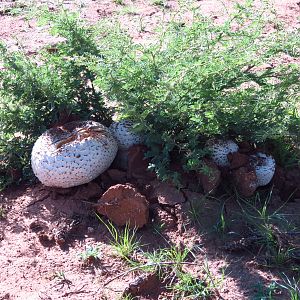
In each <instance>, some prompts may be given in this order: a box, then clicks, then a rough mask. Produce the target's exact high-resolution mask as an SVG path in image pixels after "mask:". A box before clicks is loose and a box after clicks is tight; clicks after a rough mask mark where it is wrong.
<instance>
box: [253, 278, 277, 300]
mask: <svg viewBox="0 0 300 300" xmlns="http://www.w3.org/2000/svg"><path fill="white" fill-rule="evenodd" d="M256 289H257V292H256V294H255V295H254V297H253V298H251V300H273V299H274V296H275V295H276V294H278V285H277V283H276V282H272V283H270V284H269V285H268V286H267V287H266V286H264V285H263V284H261V283H260V284H258V285H257V286H256Z"/></svg>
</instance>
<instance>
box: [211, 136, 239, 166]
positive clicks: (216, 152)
mask: <svg viewBox="0 0 300 300" xmlns="http://www.w3.org/2000/svg"><path fill="white" fill-rule="evenodd" d="M208 148H209V149H210V150H211V152H212V153H211V158H212V160H213V161H214V162H215V163H216V164H217V165H218V166H219V167H228V166H229V160H228V158H227V155H228V154H229V153H233V152H237V151H238V150H239V146H238V145H237V144H236V143H235V142H234V141H232V140H211V141H209V142H208Z"/></svg>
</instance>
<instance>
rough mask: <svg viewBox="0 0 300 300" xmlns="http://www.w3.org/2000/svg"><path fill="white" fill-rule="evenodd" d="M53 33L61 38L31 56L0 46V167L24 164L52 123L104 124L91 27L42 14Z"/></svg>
mask: <svg viewBox="0 0 300 300" xmlns="http://www.w3.org/2000/svg"><path fill="white" fill-rule="evenodd" d="M47 16H48V21H51V24H52V32H53V34H56V35H58V36H60V37H62V38H63V41H61V42H59V43H58V44H57V45H55V46H53V47H51V48H48V50H47V48H46V49H44V50H43V51H41V52H40V53H39V55H37V56H36V57H29V56H26V55H25V54H24V53H22V52H21V51H19V52H10V51H9V50H8V49H7V48H6V47H5V46H4V45H1V46H0V64H1V65H2V66H3V68H2V69H1V70H0V108H1V109H0V128H1V131H0V171H1V174H0V175H1V181H2V182H6V179H7V174H9V173H10V171H11V170H12V169H19V170H24V168H27V169H28V170H29V169H30V168H29V158H30V151H31V148H32V145H33V143H34V141H35V140H36V139H37V137H38V136H39V135H40V134H41V133H42V132H44V131H45V130H46V129H47V128H49V127H51V126H53V125H54V124H55V123H57V122H59V121H62V119H68V118H70V116H74V115H76V117H77V118H80V119H94V120H98V121H101V122H103V123H109V121H110V114H109V111H108V110H107V109H106V108H105V106H104V102H103V97H102V95H101V93H100V92H99V91H97V90H95V88H94V85H93V82H94V79H95V74H94V73H93V72H92V71H91V70H90V69H89V67H88V65H87V60H88V59H89V57H90V56H97V57H101V52H100V50H99V49H98V48H97V47H96V45H95V43H94V41H93V40H94V38H93V37H94V36H93V34H94V33H93V32H92V30H91V28H89V27H86V26H85V25H84V24H83V23H82V22H80V21H79V18H78V17H77V16H76V15H73V14H66V13H62V14H61V15H59V16H57V15H55V16H52V15H50V14H49V15H47Z"/></svg>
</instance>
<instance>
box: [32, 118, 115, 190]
mask: <svg viewBox="0 0 300 300" xmlns="http://www.w3.org/2000/svg"><path fill="white" fill-rule="evenodd" d="M117 151H118V144H117V141H116V140H115V138H114V137H113V136H112V134H111V133H110V131H109V129H108V128H107V127H105V126H103V125H102V124H100V123H97V122H94V121H84V122H78V121H76V122H70V123H67V124H65V125H63V126H61V127H55V128H51V129H49V130H47V131H46V132H45V133H43V134H42V135H41V136H40V137H39V138H38V139H37V141H36V142H35V144H34V146H33V149H32V154H31V165H32V169H33V172H34V174H35V175H36V176H37V177H38V179H39V180H40V181H41V182H42V183H43V184H44V185H46V186H50V187H60V188H68V187H72V186H77V185H81V184H84V183H88V182H90V181H91V180H93V179H94V178H96V177H97V176H99V175H100V174H101V173H102V172H104V171H105V170H106V169H107V168H108V167H109V166H110V165H111V163H112V161H113V160H114V158H115V156H116V153H117Z"/></svg>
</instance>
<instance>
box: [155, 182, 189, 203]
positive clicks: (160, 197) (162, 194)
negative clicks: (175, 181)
mask: <svg viewBox="0 0 300 300" xmlns="http://www.w3.org/2000/svg"><path fill="white" fill-rule="evenodd" d="M151 185H152V193H151V198H152V199H153V198H157V201H158V203H160V204H167V205H175V204H178V203H183V202H185V198H184V195H183V194H182V192H181V191H179V190H178V189H177V188H176V187H174V186H173V185H171V184H169V183H166V182H160V181H158V180H155V181H152V182H151Z"/></svg>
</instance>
